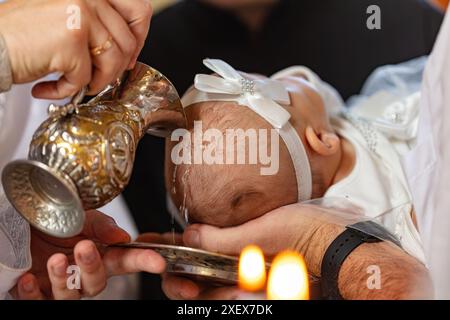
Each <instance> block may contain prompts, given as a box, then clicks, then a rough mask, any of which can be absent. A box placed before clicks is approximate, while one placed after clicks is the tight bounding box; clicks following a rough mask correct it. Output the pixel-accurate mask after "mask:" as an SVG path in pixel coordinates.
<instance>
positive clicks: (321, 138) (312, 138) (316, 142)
mask: <svg viewBox="0 0 450 320" xmlns="http://www.w3.org/2000/svg"><path fill="white" fill-rule="evenodd" d="M305 137H306V141H307V142H308V144H309V146H310V148H311V149H312V150H314V151H315V152H316V153H318V154H319V155H322V156H331V155H333V154H335V153H336V152H338V151H339V149H340V147H341V141H340V139H339V136H338V135H337V134H336V133H334V132H331V131H327V130H322V131H320V132H316V130H314V129H313V128H312V127H311V126H307V127H306V131H305Z"/></svg>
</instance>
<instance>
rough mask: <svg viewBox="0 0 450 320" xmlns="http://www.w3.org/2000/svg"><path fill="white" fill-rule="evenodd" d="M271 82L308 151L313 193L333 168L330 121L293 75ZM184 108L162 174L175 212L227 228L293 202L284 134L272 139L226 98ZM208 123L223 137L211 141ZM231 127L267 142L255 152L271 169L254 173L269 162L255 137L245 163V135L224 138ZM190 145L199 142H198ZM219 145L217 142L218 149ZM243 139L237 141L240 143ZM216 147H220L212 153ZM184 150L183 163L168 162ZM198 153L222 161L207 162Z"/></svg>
mask: <svg viewBox="0 0 450 320" xmlns="http://www.w3.org/2000/svg"><path fill="white" fill-rule="evenodd" d="M248 77H250V76H247V78H248ZM251 77H255V76H251ZM258 78H260V77H258ZM279 81H281V82H282V83H283V84H284V85H285V87H286V88H287V89H288V91H289V95H290V101H291V102H290V105H289V106H283V107H284V108H285V110H287V111H288V112H289V113H290V115H291V118H290V120H289V122H290V124H291V125H292V127H293V128H294V129H295V131H296V132H297V134H298V136H299V138H300V139H301V141H302V143H303V146H304V149H305V151H306V155H307V157H308V161H309V166H310V168H311V180H312V194H311V197H312V198H316V197H321V196H322V195H323V194H324V192H325V191H326V189H327V188H328V187H329V185H330V184H331V181H332V178H333V176H332V174H331V173H332V172H335V169H336V167H337V165H338V163H339V161H340V153H341V146H340V140H339V137H338V136H337V135H336V134H335V133H334V132H333V130H332V128H331V125H330V122H329V118H328V115H327V112H326V110H325V107H324V104H323V101H322V98H321V96H320V95H319V94H318V93H317V91H315V89H314V88H313V87H312V86H311V85H310V84H309V83H308V81H306V80H305V79H304V78H303V77H301V76H298V77H285V78H282V79H279ZM185 111H186V116H187V119H188V127H187V131H186V132H185V133H189V134H188V135H189V137H186V136H184V137H183V138H181V139H180V140H179V141H171V139H168V140H167V143H166V162H165V171H166V172H165V176H166V186H167V190H168V192H169V193H170V196H171V198H172V200H173V202H174V204H175V205H176V207H177V208H179V209H180V213H181V214H184V215H185V216H187V217H188V219H189V222H190V223H206V224H210V225H215V226H219V227H229V226H234V225H239V224H242V223H244V222H246V221H249V220H251V219H254V218H256V217H259V216H261V215H263V214H265V213H267V212H269V211H271V210H273V209H276V208H278V207H281V206H284V205H288V204H291V203H295V202H298V198H299V192H298V190H297V183H298V181H297V179H298V178H297V177H296V171H295V168H294V165H293V160H292V156H291V153H290V152H289V151H288V148H287V145H286V143H285V141H284V140H283V139H281V138H280V139H278V135H276V138H277V139H275V140H274V139H273V138H271V133H272V134H273V132H276V131H274V127H273V126H272V125H271V124H270V123H269V122H268V121H266V120H265V119H264V118H263V117H261V116H260V115H258V114H257V113H256V112H254V111H253V110H251V109H250V108H249V107H248V106H243V105H239V104H238V102H234V101H221V102H218V101H207V102H200V103H195V104H192V105H190V106H188V107H186V108H185ZM199 121H201V130H202V132H203V133H204V135H203V136H197V138H196V134H195V132H197V133H198V131H195V130H194V129H195V128H196V129H197V130H199V124H200V122H199ZM209 129H216V130H215V133H216V135H214V136H215V137H217V135H218V134H219V133H220V136H221V137H222V139H223V140H222V141H221V142H220V141H219V142H218V141H217V140H220V139H211V137H209V138H208V137H207V133H206V132H207V131H210V130H209ZM249 129H250V130H249ZM260 129H265V130H266V131H261V130H260ZM230 130H232V131H230ZM237 130H240V131H241V132H250V131H252V132H256V133H259V134H258V135H257V139H258V143H261V139H262V138H263V137H262V136H265V138H266V140H267V145H266V146H265V148H266V149H264V148H263V149H264V151H265V152H262V154H263V155H267V156H268V158H269V159H270V160H271V161H278V164H279V165H278V166H275V168H276V169H277V170H276V171H275V172H273V173H272V174H269V175H263V174H261V172H262V170H261V169H262V168H267V167H268V166H270V164H268V163H267V161H264V157H263V158H261V155H259V152H261V144H259V145H258V150H256V152H255V153H254V155H255V154H256V155H257V156H256V159H257V160H256V161H255V162H250V158H251V153H252V150H251V147H250V139H251V138H249V137H250V136H246V138H247V139H245V144H239V143H240V142H239V140H238V139H230V135H229V134H230V132H234V133H236V132H238V131H237ZM234 137H235V136H233V138H234ZM186 139H187V140H189V139H190V140H191V141H190V142H191V144H189V148H187V149H186V148H184V149H183V148H182V147H180V146H182V143H183V141H184V142H186V141H187V140H186ZM196 139H197V142H198V141H200V143H199V144H197V147H196V146H195V145H196V144H195V140H196ZM198 139H200V140H198ZM205 141H206V142H205ZM180 142H181V143H180ZM241 142H242V140H241ZM277 142H278V143H277ZM198 145H202V146H203V147H200V148H199V147H198ZM222 145H223V148H218V146H222ZM243 145H244V146H245V147H244V148H240V147H242V146H243ZM185 146H186V145H185ZM187 150H189V151H188V152H187ZM218 150H219V151H218ZM220 150H223V152H222V153H220ZM266 150H267V151H266ZM253 151H255V150H253ZM238 152H241V153H242V152H243V153H244V157H245V158H244V159H245V161H244V162H238V163H237V161H236V160H237V159H238ZM187 153H189V156H190V157H191V159H190V160H191V161H190V163H191V164H186V162H183V163H181V164H177V165H176V164H175V163H180V162H179V161H174V160H175V159H174V157H177V156H178V157H185V156H186V155H187ZM205 155H210V156H213V158H214V159H216V160H217V159H223V161H216V162H214V161H211V160H210V161H208V159H205ZM241 155H242V154H241ZM258 155H259V156H258ZM275 155H277V156H276V157H275ZM196 157H197V158H196ZM228 157H229V158H228ZM227 159H231V160H235V161H227ZM265 160H267V157H266V159H265ZM301 165H308V164H301ZM272 167H274V166H272ZM300 186H301V183H300Z"/></svg>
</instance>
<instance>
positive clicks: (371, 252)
mask: <svg viewBox="0 0 450 320" xmlns="http://www.w3.org/2000/svg"><path fill="white" fill-rule="evenodd" d="M329 213H330V210H329V209H323V208H321V207H317V206H311V205H299V204H296V205H290V206H287V207H283V208H279V209H276V210H274V211H272V212H270V213H268V214H266V215H264V216H262V217H260V218H257V219H255V220H252V221H249V222H247V223H245V224H243V225H241V226H238V227H233V228H225V229H220V228H216V227H211V226H207V225H193V226H191V227H189V228H188V229H187V230H186V231H185V234H184V237H183V240H184V243H185V245H188V246H193V247H198V248H201V249H205V250H210V251H215V252H220V253H224V254H231V255H239V253H240V251H241V250H242V249H243V247H245V245H247V244H256V245H258V246H260V247H261V248H262V250H263V251H264V253H265V254H266V255H267V256H269V257H271V256H274V255H275V254H276V253H278V252H280V251H281V250H284V249H294V250H297V251H298V252H300V253H301V254H302V255H303V256H304V257H305V260H306V263H307V267H308V270H309V272H310V273H312V274H313V275H316V276H319V277H320V276H321V275H320V269H321V263H322V259H323V256H324V254H325V251H326V250H327V248H328V246H329V245H330V244H331V242H332V241H333V240H334V239H335V238H336V237H337V236H338V235H339V234H340V233H341V232H342V231H343V230H344V224H343V223H342V221H338V220H336V219H334V218H333V216H332V215H330V214H329ZM373 266H376V267H377V270H380V274H379V276H380V287H379V289H377V287H372V286H370V285H368V284H369V282H370V277H371V276H373V274H372V273H371V272H370V270H372V269H371V268H372V267H373ZM180 280H181V279H179V278H174V277H165V278H164V280H163V281H164V283H163V288H164V290H165V292H166V293H167V294H168V295H169V297H174V298H176V297H179V296H181V297H183V298H192V299H194V298H197V297H202V298H208V297H213V298H223V297H224V296H220V295H219V296H218V294H217V290H212V291H208V290H207V289H206V290H203V291H202V290H201V289H202V288H200V287H195V284H194V283H192V282H190V281H188V280H183V281H180ZM175 286H176V287H177V288H175ZM338 286H339V289H340V293H341V295H342V296H343V297H344V298H345V299H430V298H432V297H433V292H432V285H431V280H430V277H429V274H428V270H427V269H426V267H425V266H424V265H423V264H422V263H420V262H419V261H417V260H416V259H415V258H413V257H411V256H410V255H408V254H407V253H406V252H404V251H403V250H401V249H400V248H398V247H396V246H395V245H392V244H390V243H387V242H379V243H365V244H362V245H360V246H359V247H357V248H356V249H355V250H354V251H353V252H352V253H351V254H350V255H349V256H348V257H347V259H346V260H345V261H344V263H343V265H342V267H341V270H340V272H339V278H338ZM235 291H236V290H235V289H230V290H229V291H224V290H222V293H223V294H224V295H225V296H226V297H228V296H236V292H235ZM230 292H232V294H231V293H230ZM175 293H176V294H175Z"/></svg>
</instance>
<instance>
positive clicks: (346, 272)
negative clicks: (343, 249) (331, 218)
mask: <svg viewBox="0 0 450 320" xmlns="http://www.w3.org/2000/svg"><path fill="white" fill-rule="evenodd" d="M338 286H339V291H340V293H341V295H342V296H343V297H344V298H345V299H370V300H373V299H429V298H432V296H433V288H432V284H431V278H430V276H429V273H428V270H427V269H426V267H425V266H424V265H423V264H422V263H420V262H419V261H418V260H417V259H415V258H414V257H412V256H410V255H408V254H407V253H406V252H405V251H403V250H402V249H401V248H399V247H397V246H395V245H393V244H392V243H390V242H378V243H364V244H362V245H360V246H359V247H357V248H356V249H355V250H354V251H353V252H352V253H351V254H350V255H349V256H348V257H347V259H345V261H344V263H343V264H342V267H341V270H340V272H339V277H338Z"/></svg>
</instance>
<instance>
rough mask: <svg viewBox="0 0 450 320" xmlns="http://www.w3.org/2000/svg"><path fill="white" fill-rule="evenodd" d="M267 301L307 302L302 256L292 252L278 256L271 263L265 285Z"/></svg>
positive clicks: (305, 273)
mask: <svg viewBox="0 0 450 320" xmlns="http://www.w3.org/2000/svg"><path fill="white" fill-rule="evenodd" d="M267 298H268V299H269V300H308V299H309V286H308V271H307V269H306V264H305V261H304V260H303V258H302V256H301V255H300V254H298V253H297V252H294V251H284V252H281V253H280V254H278V255H277V256H276V257H275V259H274V260H273V262H272V267H271V269H270V272H269V280H268V284H267Z"/></svg>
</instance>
